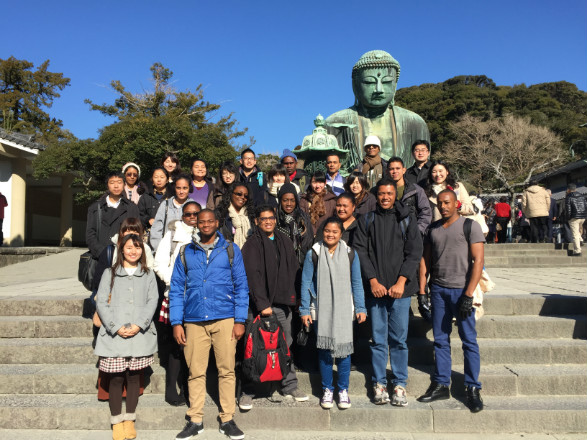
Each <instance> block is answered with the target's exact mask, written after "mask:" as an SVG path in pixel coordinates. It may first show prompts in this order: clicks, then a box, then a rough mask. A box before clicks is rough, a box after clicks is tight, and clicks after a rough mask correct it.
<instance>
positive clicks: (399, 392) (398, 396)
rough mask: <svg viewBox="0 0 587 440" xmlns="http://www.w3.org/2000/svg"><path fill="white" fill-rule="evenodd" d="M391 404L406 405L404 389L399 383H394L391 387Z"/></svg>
mask: <svg viewBox="0 0 587 440" xmlns="http://www.w3.org/2000/svg"><path fill="white" fill-rule="evenodd" d="M391 404H392V405H393V406H408V399H407V397H406V389H405V388H404V387H402V386H401V385H396V386H395V387H394V388H393V395H392V397H391Z"/></svg>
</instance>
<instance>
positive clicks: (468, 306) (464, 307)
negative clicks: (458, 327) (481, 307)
mask: <svg viewBox="0 0 587 440" xmlns="http://www.w3.org/2000/svg"><path fill="white" fill-rule="evenodd" d="M458 306H459V314H460V315H461V319H467V318H468V317H469V316H471V313H472V312H473V297H472V296H467V295H465V294H464V293H463V294H462V295H461V297H460V298H459V302H458Z"/></svg>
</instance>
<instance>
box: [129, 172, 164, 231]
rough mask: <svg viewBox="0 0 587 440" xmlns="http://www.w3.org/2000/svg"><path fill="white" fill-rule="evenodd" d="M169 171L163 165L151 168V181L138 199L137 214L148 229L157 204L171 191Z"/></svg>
mask: <svg viewBox="0 0 587 440" xmlns="http://www.w3.org/2000/svg"><path fill="white" fill-rule="evenodd" d="M168 181H169V173H168V172H167V170H166V169H165V168H163V167H157V168H155V169H154V170H153V174H152V176H151V183H150V184H149V185H148V186H147V191H145V193H144V194H143V195H142V196H141V198H140V199H139V204H138V206H139V214H140V216H141V217H140V218H141V223H142V224H143V227H144V228H145V230H146V231H148V230H149V229H150V228H151V226H153V222H154V221H155V215H156V214H157V209H159V205H160V204H161V202H163V201H164V200H167V199H168V198H169V197H171V195H173V193H172V192H171V191H170V190H169V184H168Z"/></svg>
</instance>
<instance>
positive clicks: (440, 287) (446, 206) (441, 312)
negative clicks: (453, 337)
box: [418, 189, 485, 412]
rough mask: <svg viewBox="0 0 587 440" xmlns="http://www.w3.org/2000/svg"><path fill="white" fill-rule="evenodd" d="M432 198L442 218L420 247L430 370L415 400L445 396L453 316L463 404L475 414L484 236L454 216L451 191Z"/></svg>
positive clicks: (473, 225)
mask: <svg viewBox="0 0 587 440" xmlns="http://www.w3.org/2000/svg"><path fill="white" fill-rule="evenodd" d="M437 201H438V209H439V211H440V213H441V215H442V219H441V220H439V221H436V222H434V223H433V224H431V225H430V228H429V229H428V232H427V233H426V237H425V247H424V263H425V266H426V272H427V273H428V274H429V275H430V282H429V283H430V296H431V301H432V330H433V334H434V359H435V369H434V374H433V375H432V378H431V384H430V386H429V387H428V390H427V391H426V393H425V394H424V395H422V396H420V397H419V398H418V401H420V402H433V401H435V400H442V399H448V398H450V390H449V387H450V379H451V372H452V366H451V343H450V334H451V331H452V326H453V322H452V321H453V318H456V325H457V328H458V332H459V337H460V338H461V341H462V343H463V354H464V364H465V371H464V373H465V390H466V395H467V406H468V407H469V409H470V410H471V412H479V411H481V410H482V409H483V400H482V399H481V395H480V390H481V382H479V370H480V368H481V358H480V356H479V345H478V344H477V330H476V329H475V311H474V310H473V292H474V291H475V288H476V287H477V284H479V279H480V278H481V273H482V272H483V261H484V258H483V257H484V255H483V244H484V243H485V237H484V236H483V232H482V231H481V226H479V223H477V222H475V221H473V220H470V219H464V218H463V217H461V216H460V215H459V211H458V199H457V195H456V194H455V192H454V191H452V190H450V189H445V190H443V191H441V192H440V193H438V196H437ZM467 221H468V222H469V224H470V232H469V236H468V237H467V231H466V230H465V224H466V222H467Z"/></svg>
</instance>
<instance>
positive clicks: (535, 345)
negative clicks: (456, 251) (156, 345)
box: [0, 245, 587, 438]
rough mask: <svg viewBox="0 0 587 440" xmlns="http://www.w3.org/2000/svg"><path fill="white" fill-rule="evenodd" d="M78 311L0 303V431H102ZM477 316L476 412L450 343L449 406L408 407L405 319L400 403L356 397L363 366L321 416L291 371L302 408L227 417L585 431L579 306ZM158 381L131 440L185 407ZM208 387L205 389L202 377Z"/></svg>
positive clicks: (424, 356) (417, 366) (549, 300)
mask: <svg viewBox="0 0 587 440" xmlns="http://www.w3.org/2000/svg"><path fill="white" fill-rule="evenodd" d="M505 246H506V247H507V248H508V250H509V247H508V246H507V245H505ZM518 246H519V245H518ZM491 247H493V246H491ZM497 248H498V247H495V251H498V250H501V249H497ZM492 251H493V249H492ZM516 258H517V257H516ZM522 258H525V257H522ZM413 305H415V303H414V304H413ZM81 308H82V300H81V299H79V298H74V299H71V298H62V299H57V298H53V299H34V298H31V299H23V300H18V299H14V298H13V299H10V300H0V430H1V429H4V430H11V431H10V432H11V433H14V432H18V433H20V434H19V438H27V436H26V432H32V431H25V430H44V431H43V432H53V433H54V434H51V433H49V434H48V438H59V437H60V435H59V434H58V433H59V432H61V433H63V432H64V431H63V430H66V431H70V430H107V429H108V428H109V411H108V404H107V403H105V402H99V401H97V399H96V378H97V369H96V360H97V358H96V357H95V356H94V355H93V353H92V349H91V337H90V335H91V324H90V322H89V320H84V319H82V318H80V317H79V316H80V315H81ZM413 309H414V310H417V308H416V307H413ZM485 312H486V314H485V316H484V317H483V318H482V319H481V320H480V321H479V323H478V333H479V345H480V348H481V359H482V369H481V377H480V379H481V381H482V383H483V393H482V395H483V398H484V401H485V404H486V408H485V410H484V411H482V412H481V413H478V414H471V413H470V412H469V411H468V410H467V409H466V407H465V406H464V404H463V399H464V395H463V394H464V393H463V375H462V371H463V367H462V350H461V347H460V343H459V340H458V336H455V338H454V340H453V342H454V343H453V362H454V366H453V385H452V393H453V396H454V398H452V399H450V400H448V401H441V402H434V403H432V404H423V403H419V402H417V401H416V400H415V397H417V396H418V395H420V394H422V393H423V392H424V391H425V390H426V388H427V386H428V384H429V374H430V372H431V370H432V361H433V347H432V342H431V340H432V335H431V330H430V326H429V325H428V324H426V323H425V322H423V321H422V320H421V318H419V317H418V316H415V317H413V318H412V320H411V322H410V339H409V347H410V371H409V385H408V390H407V391H408V395H409V398H408V400H409V406H407V407H405V408H395V407H392V406H390V405H385V406H375V405H373V404H372V403H371V402H370V400H369V398H368V397H367V396H368V394H369V391H370V390H369V388H370V383H369V382H370V375H369V372H368V366H367V367H365V368H363V367H362V366H359V368H358V369H357V370H356V371H352V372H351V385H350V394H351V398H352V403H353V406H352V408H351V409H349V410H346V411H340V410H338V409H336V408H334V409H332V410H330V411H325V410H322V409H321V408H320V407H319V405H318V399H319V398H318V396H320V394H321V390H320V378H319V375H318V374H317V373H305V372H299V375H298V377H299V384H300V387H301V388H302V389H303V390H304V391H306V392H308V393H311V394H312V396H311V398H310V401H309V402H305V403H295V402H290V401H287V400H285V401H283V402H281V403H275V402H270V401H269V400H267V399H256V400H255V401H254V408H253V410H251V411H250V412H248V413H239V412H238V411H237V414H236V416H235V417H236V421H237V423H238V424H239V426H240V427H241V428H242V429H243V430H244V431H245V432H247V431H249V430H267V431H271V430H274V431H275V432H284V431H313V432H314V433H316V432H322V433H325V432H328V431H338V434H336V435H337V437H340V435H342V433H344V432H346V433H349V436H350V435H351V434H350V433H353V435H355V434H357V433H359V432H360V431H368V432H404V433H430V434H432V433H434V434H437V433H462V434H467V433H469V434H473V433H493V434H500V433H503V435H504V436H505V435H506V434H507V433H543V434H548V433H551V434H560V433H585V432H587V374H586V372H587V341H586V338H587V326H586V323H587V298H586V297H584V296H583V297H579V296H566V295H517V296H516V295H512V296H505V295H501V296H491V295H488V296H487V298H486V301H485ZM454 333H455V334H456V328H455V331H454ZM364 360H365V361H366V362H367V363H368V358H367V357H365V359H364ZM164 375H165V374H164V370H163V369H162V368H161V367H160V366H159V365H158V362H156V363H155V364H154V366H153V374H152V375H151V376H150V378H149V379H148V385H147V387H146V389H145V394H144V395H143V396H142V397H141V399H140V401H139V407H138V411H137V413H138V422H137V428H138V430H139V436H140V435H141V431H143V432H144V431H151V430H169V431H171V430H175V432H178V431H179V430H180V429H181V427H182V425H183V423H184V414H185V407H183V408H175V407H171V406H169V405H167V404H166V403H165V402H164V399H163V391H164ZM209 382H210V383H211V384H213V383H214V382H215V381H214V378H213V377H212V375H209ZM210 389H214V386H213V385H212V386H211V387H210ZM215 401H216V397H215V396H214V393H212V394H211V395H209V396H208V398H207V401H206V409H205V413H206V416H205V421H204V424H205V425H206V426H207V427H210V428H211V429H215V428H216V427H217V422H216V416H217V409H216V405H215V403H214V402H215ZM48 430H52V431H48ZM57 430H61V431H57ZM71 432H73V431H71ZM153 432H154V431H153ZM333 435H335V434H334V433H333ZM31 438H32V437H31ZM68 438H69V437H68ZM104 438H107V434H105V437H104Z"/></svg>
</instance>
